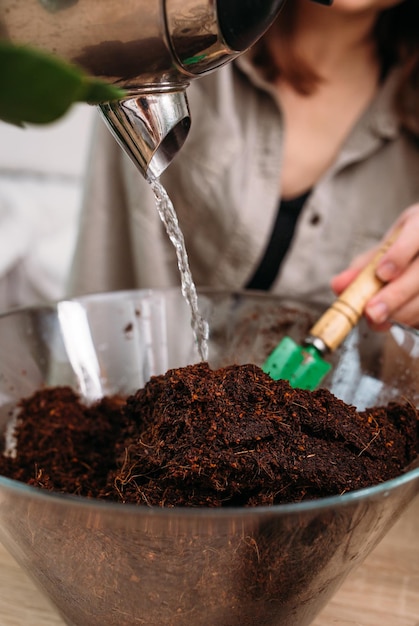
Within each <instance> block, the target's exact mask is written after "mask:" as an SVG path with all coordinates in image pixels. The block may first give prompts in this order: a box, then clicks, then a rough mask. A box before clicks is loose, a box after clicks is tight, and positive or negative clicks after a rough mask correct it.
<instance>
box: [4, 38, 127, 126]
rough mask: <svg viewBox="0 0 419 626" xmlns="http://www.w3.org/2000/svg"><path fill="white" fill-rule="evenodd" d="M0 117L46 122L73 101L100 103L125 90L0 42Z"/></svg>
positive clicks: (50, 58)
mask: <svg viewBox="0 0 419 626" xmlns="http://www.w3.org/2000/svg"><path fill="white" fill-rule="evenodd" d="M0 85H1V88H0V119H1V120H3V121H5V122H9V123H11V124H15V125H17V126H23V125H24V124H26V123H30V124H48V123H50V122H53V121H55V120H57V119H58V118H60V117H62V116H63V115H64V114H65V113H66V112H67V111H68V109H69V108H70V107H71V105H72V104H74V103H75V102H88V103H90V104H99V103H100V102H108V101H110V100H116V99H119V98H121V97H123V96H124V94H125V92H124V91H123V90H122V89H119V88H118V87H115V86H114V85H110V84H109V83H106V82H104V81H101V80H100V79H98V78H94V77H91V76H89V75H88V74H86V73H84V72H83V71H82V70H80V69H79V68H78V67H77V66H74V65H71V64H69V63H67V62H65V61H63V60H62V59H60V58H58V57H55V56H52V55H49V54H46V53H44V52H42V51H40V50H37V49H34V48H31V47H28V46H18V45H14V44H11V43H9V42H7V41H4V40H2V41H0Z"/></svg>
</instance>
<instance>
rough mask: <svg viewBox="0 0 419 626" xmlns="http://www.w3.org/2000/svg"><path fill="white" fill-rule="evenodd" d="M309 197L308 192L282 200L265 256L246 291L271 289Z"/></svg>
mask: <svg viewBox="0 0 419 626" xmlns="http://www.w3.org/2000/svg"><path fill="white" fill-rule="evenodd" d="M309 195H310V191H307V192H306V193H304V194H302V195H301V196H298V197H297V198H292V199H291V200H281V202H280V203H279V207H278V213H277V215H276V220H275V224H274V226H273V229H272V233H271V237H270V239H269V242H268V245H267V246H266V250H265V254H264V256H263V258H262V260H261V262H260V264H259V267H258V268H257V270H256V272H255V273H254V275H253V277H252V278H251V280H250V281H249V282H248V283H247V285H246V289H264V290H268V289H270V287H271V286H272V283H273V282H274V280H275V279H276V277H277V275H278V271H279V268H280V266H281V263H282V261H283V259H284V257H285V255H286V253H287V251H288V248H289V247H290V244H291V241H292V238H293V235H294V231H295V227H296V225H297V221H298V217H299V215H300V213H301V210H302V208H303V206H304V203H305V201H306V200H307V198H308V196H309Z"/></svg>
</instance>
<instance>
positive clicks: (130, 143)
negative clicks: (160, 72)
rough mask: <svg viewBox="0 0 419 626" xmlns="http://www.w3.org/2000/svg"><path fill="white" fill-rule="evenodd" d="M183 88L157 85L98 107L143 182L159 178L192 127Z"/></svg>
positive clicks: (184, 88)
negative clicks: (138, 171)
mask: <svg viewBox="0 0 419 626" xmlns="http://www.w3.org/2000/svg"><path fill="white" fill-rule="evenodd" d="M185 90H186V86H184V85H181V86H180V87H179V88H178V89H173V86H172V85H171V86H170V88H168V89H167V90H164V87H163V88H162V87H161V86H159V88H158V89H156V88H155V87H154V88H152V89H151V90H150V91H144V90H143V89H142V90H141V92H137V93H135V94H133V95H129V96H128V97H127V98H125V99H123V100H116V101H114V102H107V103H104V104H101V105H99V109H100V111H101V113H102V115H103V117H104V120H105V122H106V123H107V125H108V127H109V129H110V130H111V132H112V134H113V135H114V137H115V139H116V140H117V142H118V143H119V144H120V146H121V147H122V148H123V149H124V151H125V152H126V153H127V154H128V156H129V157H130V158H131V159H132V161H133V162H134V163H135V165H136V166H137V167H138V169H139V170H140V171H141V173H142V174H143V176H144V177H145V178H146V180H153V179H156V178H159V176H160V175H161V174H162V173H163V172H164V170H165V169H166V167H167V166H168V165H169V164H170V163H171V161H172V160H173V158H174V156H175V155H176V154H177V152H178V151H179V150H180V148H181V147H182V145H183V143H184V142H185V139H186V137H187V135H188V132H189V128H190V125H191V119H190V113H189V107H188V102H187V98H186V91H185Z"/></svg>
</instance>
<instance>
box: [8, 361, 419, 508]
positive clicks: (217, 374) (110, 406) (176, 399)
mask: <svg viewBox="0 0 419 626" xmlns="http://www.w3.org/2000/svg"><path fill="white" fill-rule="evenodd" d="M19 410H20V413H19V417H18V421H17V427H16V429H15V435H16V442H15V443H16V446H15V449H14V451H13V454H9V455H0V474H3V475H5V476H7V477H10V478H14V479H17V480H19V481H23V482H26V483H28V484H30V485H36V486H38V487H41V488H44V489H48V490H51V491H57V492H65V493H71V494H78V495H83V496H88V497H93V498H100V499H105V498H107V499H111V500H116V501H122V502H133V503H137V504H142V505H151V506H169V507H171V506H211V507H220V506H256V505H264V504H268V505H270V504H275V503H284V502H298V501H301V500H305V499H313V498H320V497H324V496H329V495H335V494H342V493H344V492H347V491H351V490H354V489H359V488H362V487H366V486H370V485H374V484H377V483H380V482H382V481H385V480H387V479H390V478H393V477H395V476H397V475H399V474H401V473H403V471H404V470H405V468H407V466H408V465H409V463H411V462H412V461H413V460H414V459H415V458H416V457H417V456H418V454H419V417H418V411H417V410H416V409H415V408H414V407H413V406H411V405H410V404H408V403H406V404H397V403H390V404H389V405H388V406H385V407H374V408H371V409H368V410H365V411H363V412H357V411H356V410H355V408H354V407H352V406H350V405H347V404H345V403H344V402H342V401H340V400H338V399H337V398H336V397H335V396H333V395H332V394H331V393H330V392H329V391H327V390H325V389H319V390H317V391H314V392H311V391H303V390H300V389H292V388H291V387H290V386H289V385H288V383H287V382H285V381H274V380H272V379H271V378H270V377H269V376H268V375H266V374H264V373H263V372H262V370H261V369H260V368H259V367H257V366H255V365H240V366H239V365H232V366H229V367H225V368H221V369H218V370H211V369H210V368H209V366H208V365H207V364H206V363H200V364H197V365H191V366H188V367H184V368H180V369H175V370H169V371H168V372H167V373H166V374H165V375H161V376H155V377H153V378H152V379H151V380H150V381H149V382H148V383H147V385H146V386H145V387H144V388H143V389H140V390H139V391H137V392H136V393H135V394H134V395H132V396H130V397H128V398H127V399H123V398H120V397H105V398H103V399H102V400H100V401H99V402H97V403H95V404H93V405H90V406H89V405H87V404H84V403H83V402H82V401H81V400H80V398H79V397H78V396H77V394H76V393H75V392H74V391H73V390H71V389H70V388H68V387H57V388H45V389H40V390H39V391H37V392H36V393H35V394H33V395H32V396H31V397H29V398H25V399H22V400H21V402H20V406H19Z"/></svg>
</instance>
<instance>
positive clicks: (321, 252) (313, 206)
mask: <svg viewBox="0 0 419 626" xmlns="http://www.w3.org/2000/svg"><path fill="white" fill-rule="evenodd" d="M396 78H397V74H396V73H395V72H393V74H392V75H390V77H389V79H388V80H387V82H386V83H385V84H384V85H383V87H382V89H381V91H380V92H379V94H378V95H377V97H376V99H375V101H374V102H373V103H372V104H371V106H370V107H369V109H368V110H367V111H366V112H365V114H364V115H363V116H362V118H361V119H360V120H359V122H358V124H357V125H356V127H355V128H354V129H353V130H352V132H351V134H350V136H348V137H347V140H346V142H345V144H344V145H343V146H342V150H341V152H340V154H339V156H338V158H337V160H336V162H335V164H334V165H333V166H332V167H331V168H330V169H329V171H328V172H326V174H325V175H324V176H323V177H322V179H321V180H319V181H318V184H317V185H316V186H315V188H314V189H313V191H312V193H311V195H310V197H309V199H308V201H307V202H306V204H305V206H304V208H303V211H302V214H301V215H300V218H299V221H298V224H297V228H296V232H295V235H294V238H293V241H292V245H291V247H290V249H289V251H288V254H287V256H286V258H285V259H284V262H283V264H282V266H281V269H280V273H279V275H278V277H277V280H276V281H275V283H274V285H273V287H272V291H274V292H276V293H278V294H286V295H288V296H292V297H296V296H297V297H303V298H309V299H313V300H315V301H318V302H321V303H327V302H329V301H330V299H331V298H332V297H333V294H332V292H331V290H330V286H329V284H330V279H331V277H332V276H333V275H334V274H335V273H337V272H339V271H340V270H342V269H344V268H345V267H346V266H347V265H348V263H349V262H350V260H351V259H352V258H353V257H354V255H356V254H358V253H359V252H361V251H364V250H366V249H368V248H369V247H370V246H372V245H373V244H374V243H376V242H377V241H378V240H379V239H380V238H381V237H382V236H383V234H384V233H385V231H386V230H387V229H388V227H389V226H390V225H391V224H392V223H393V222H394V220H395V219H396V218H397V216H398V215H399V214H400V212H401V211H402V210H403V209H405V208H407V207H408V206H409V205H410V204H412V203H414V202H417V201H419V144H418V143H417V142H416V143H415V141H414V140H413V139H412V138H411V137H409V136H408V135H407V134H406V133H404V132H402V131H401V130H400V128H399V125H398V121H397V119H396V117H395V115H394V114H393V112H392V108H391V100H392V93H393V89H394V83H395V80H396ZM188 97H189V103H190V109H191V118H192V128H191V131H190V134H189V137H188V139H187V141H186V143H185V145H184V147H183V148H182V150H181V151H180V153H179V154H178V155H177V156H176V157H175V159H174V161H173V163H172V164H171V165H170V166H169V168H168V169H167V170H166V172H165V173H164V174H163V176H162V179H161V180H162V183H163V184H164V186H165V188H166V190H167V191H168V193H169V196H170V197H171V199H172V201H173V203H174V207H175V210H176V212H177V215H178V218H179V223H180V226H181V229H182V232H183V235H184V238H185V243H186V248H187V252H188V256H189V262H190V267H191V270H192V274H193V277H194V280H195V282H196V284H197V286H216V287H222V288H229V289H239V288H242V287H243V286H244V285H245V284H246V283H247V281H248V280H249V279H250V278H251V277H252V275H253V274H254V272H255V269H256V268H257V266H258V264H259V262H260V260H261V258H262V257H263V254H264V250H265V246H266V244H267V241H268V240H269V236H270V233H271V229H272V226H273V223H274V220H275V217H276V211H277V208H278V203H279V198H280V189H279V173H280V169H281V153H282V139H283V133H284V128H283V124H282V118H281V111H280V107H279V104H278V102H277V99H276V98H275V95H274V92H273V90H272V88H271V87H270V85H269V84H267V83H264V81H263V80H262V79H261V78H259V77H258V75H257V74H256V73H255V72H254V70H252V68H251V66H249V64H248V63H247V62H246V61H244V60H243V59H240V60H239V62H238V63H235V64H230V65H228V66H225V67H223V68H221V69H219V70H218V71H216V72H213V73H211V74H209V75H208V76H205V77H203V78H201V79H199V80H196V81H195V82H193V83H192V84H191V85H190V87H189V91H188ZM178 283H179V273H178V269H177V262H176V257H175V253H174V249H173V246H172V244H171V243H170V241H169V239H168V237H167V235H166V233H165V231H164V228H163V227H162V224H161V222H160V219H159V217H158V214H157V210H156V206H155V201H154V196H153V194H152V192H151V189H150V187H149V185H148V184H147V183H146V182H145V180H144V179H143V178H142V176H141V174H140V173H139V172H138V171H137V170H136V169H135V167H134V165H133V164H132V163H131V162H129V160H128V157H126V156H125V155H122V152H121V150H120V148H119V147H118V146H117V145H116V142H115V141H114V139H113V138H112V137H111V135H110V133H109V132H108V130H107V129H106V128H105V126H104V124H103V123H102V122H99V124H98V126H97V128H96V136H95V140H94V143H93V148H92V153H91V156H90V168H89V174H88V180H87V186H86V196H85V201H84V210H83V215H82V221H81V224H80V234H79V239H78V244H77V249H76V256H75V262H74V265H73V269H72V275H71V281H70V294H71V295H75V294H80V293H86V292H93V291H103V290H113V289H124V288H134V287H138V288H143V287H165V286H169V285H176V284H178Z"/></svg>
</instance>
